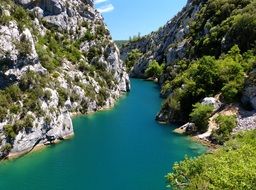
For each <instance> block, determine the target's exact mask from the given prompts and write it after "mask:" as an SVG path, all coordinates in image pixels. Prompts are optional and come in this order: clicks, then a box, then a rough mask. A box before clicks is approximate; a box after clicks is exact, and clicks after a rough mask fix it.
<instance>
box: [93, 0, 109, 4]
mask: <svg viewBox="0 0 256 190" xmlns="http://www.w3.org/2000/svg"><path fill="white" fill-rule="evenodd" d="M106 1H107V0H94V4H95V5H97V4H100V3H104V2H106Z"/></svg>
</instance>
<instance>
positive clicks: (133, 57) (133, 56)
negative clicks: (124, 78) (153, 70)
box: [125, 49, 143, 72]
mask: <svg viewBox="0 0 256 190" xmlns="http://www.w3.org/2000/svg"><path fill="white" fill-rule="evenodd" d="M142 55H143V54H142V53H141V52H140V50H138V49H133V50H132V51H131V52H129V53H128V57H127V59H126V60H125V65H126V68H127V70H128V72H129V71H131V69H132V68H133V67H134V65H136V64H137V63H138V61H139V59H140V58H141V56H142Z"/></svg>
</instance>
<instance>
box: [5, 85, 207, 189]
mask: <svg viewBox="0 0 256 190" xmlns="http://www.w3.org/2000/svg"><path fill="white" fill-rule="evenodd" d="M160 104H161V99H160V98H159V89H158V87H157V85H155V84H154V83H151V82H146V81H142V80H132V91H131V92H130V93H129V94H128V95H127V96H126V97H124V98H122V99H121V100H120V101H119V102H118V103H117V105H116V107H115V108H114V109H113V110H110V111H104V112H98V113H96V114H92V115H89V116H83V117H77V118H75V119H74V120H73V123H74V128H75V134H76V135H75V137H74V138H73V139H71V140H68V141H64V142H62V143H60V144H58V145H55V146H51V147H49V148H47V149H44V150H41V151H38V152H34V153H31V154H28V155H26V156H24V157H22V158H20V159H17V160H14V161H8V162H3V163H1V164H0V189H1V190H76V189H79V190H80V189H81V190H164V189H166V188H165V186H166V183H165V178H164V175H165V174H166V173H167V172H168V171H170V169H171V166H172V164H173V163H174V162H175V161H179V160H182V159H183V158H184V156H185V154H188V155H190V156H195V155H198V154H201V153H202V152H203V151H204V148H203V147H201V146H200V145H198V144H195V143H193V142H191V141H190V140H189V138H187V137H184V136H180V135H177V134H174V133H172V132H171V131H172V128H171V127H167V126H161V125H159V124H158V123H156V122H155V121H154V117H155V114H156V112H157V111H158V109H159V107H160Z"/></svg>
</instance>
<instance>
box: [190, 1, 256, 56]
mask: <svg viewBox="0 0 256 190" xmlns="http://www.w3.org/2000/svg"><path fill="white" fill-rule="evenodd" d="M255 7H256V3H255V1H254V0H243V1H237V0H210V1H207V2H206V3H204V4H203V6H202V7H201V9H200V11H199V13H198V14H197V17H196V19H195V20H194V21H193V22H192V23H191V26H190V27H191V30H190V31H191V32H190V34H189V37H192V39H193V40H192V41H193V48H192V49H193V50H194V51H192V52H193V53H192V54H193V55H194V56H195V57H200V56H203V55H215V56H220V55H221V53H223V52H225V53H226V52H227V51H228V50H229V48H230V47H232V46H233V45H235V44H237V45H238V46H239V48H240V49H241V50H242V52H245V51H247V50H249V49H251V48H253V47H254V45H255V40H256V30H255V28H256V24H255V23H256V22H255V18H256V14H255V11H254V10H255ZM205 31H208V32H207V33H206V34H204V33H205ZM203 34H204V35H203ZM245 34H250V35H249V36H248V37H247V35H245ZM223 39H225V40H223Z"/></svg>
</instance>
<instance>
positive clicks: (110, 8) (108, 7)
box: [97, 0, 114, 13]
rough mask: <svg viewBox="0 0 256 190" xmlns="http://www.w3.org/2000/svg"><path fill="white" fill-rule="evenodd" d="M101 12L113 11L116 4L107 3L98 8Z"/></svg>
mask: <svg viewBox="0 0 256 190" xmlns="http://www.w3.org/2000/svg"><path fill="white" fill-rule="evenodd" d="M98 1H103V0H98ZM97 10H98V11H99V12H100V13H107V12H111V11H113V10H114V6H113V5H112V4H107V5H104V6H101V7H99V8H98V9H97Z"/></svg>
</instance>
